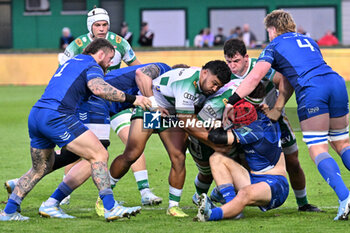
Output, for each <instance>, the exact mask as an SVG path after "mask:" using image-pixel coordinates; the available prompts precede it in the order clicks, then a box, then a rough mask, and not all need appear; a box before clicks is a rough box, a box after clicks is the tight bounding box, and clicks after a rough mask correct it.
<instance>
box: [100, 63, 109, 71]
mask: <svg viewBox="0 0 350 233" xmlns="http://www.w3.org/2000/svg"><path fill="white" fill-rule="evenodd" d="M98 64H99V65H100V66H101V68H102V70H103V72H104V73H105V74H106V72H107V69H108V67H109V66H108V65H107V66H106V65H105V64H103V62H99V63H98Z"/></svg>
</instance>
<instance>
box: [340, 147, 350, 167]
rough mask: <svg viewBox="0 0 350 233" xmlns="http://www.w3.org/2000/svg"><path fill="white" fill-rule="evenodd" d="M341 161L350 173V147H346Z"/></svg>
mask: <svg viewBox="0 0 350 233" xmlns="http://www.w3.org/2000/svg"><path fill="white" fill-rule="evenodd" d="M340 156H341V159H342V160H343V164H344V165H345V167H346V168H347V169H348V170H349V171H350V146H347V147H345V148H344V149H342V151H341V152H340Z"/></svg>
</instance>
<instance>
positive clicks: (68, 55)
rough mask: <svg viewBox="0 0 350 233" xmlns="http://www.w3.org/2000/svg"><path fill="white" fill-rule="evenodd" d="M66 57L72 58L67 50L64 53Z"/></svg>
mask: <svg viewBox="0 0 350 233" xmlns="http://www.w3.org/2000/svg"><path fill="white" fill-rule="evenodd" d="M64 55H66V56H67V57H70V53H69V52H68V51H67V49H66V50H65V51H64Z"/></svg>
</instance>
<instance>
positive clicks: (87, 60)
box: [34, 54, 104, 114]
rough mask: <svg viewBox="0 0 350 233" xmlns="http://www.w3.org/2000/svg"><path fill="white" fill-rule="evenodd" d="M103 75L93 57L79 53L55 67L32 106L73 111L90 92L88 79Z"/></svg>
mask: <svg viewBox="0 0 350 233" xmlns="http://www.w3.org/2000/svg"><path fill="white" fill-rule="evenodd" d="M103 77H104V73H103V70H102V68H101V67H100V66H99V65H98V64H97V63H96V61H95V59H94V58H93V57H92V56H90V55H84V54H80V55H78V56H76V57H74V58H72V59H70V60H69V61H67V62H66V63H64V64H63V65H62V66H60V67H59V68H58V69H57V71H56V73H55V74H54V75H53V77H52V78H51V80H50V82H49V84H48V86H47V87H46V89H45V92H44V94H43V95H42V96H41V98H40V99H39V100H38V101H37V102H36V104H35V105H34V107H40V108H47V109H52V110H58V111H59V112H62V113H67V114H72V113H75V112H76V109H77V107H78V103H80V101H81V100H82V99H87V98H88V97H89V95H91V94H92V93H91V91H90V90H89V88H88V87H87V83H88V81H89V80H91V79H94V78H103Z"/></svg>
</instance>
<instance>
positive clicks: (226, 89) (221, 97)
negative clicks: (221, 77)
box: [197, 79, 243, 121]
mask: <svg viewBox="0 0 350 233" xmlns="http://www.w3.org/2000/svg"><path fill="white" fill-rule="evenodd" d="M242 81H243V79H232V80H231V81H230V82H228V83H227V84H226V85H225V86H223V87H221V88H220V89H219V91H217V92H216V93H215V94H213V95H211V96H209V97H208V99H206V101H205V103H204V106H203V108H202V109H201V111H200V112H199V113H198V115H197V118H198V119H199V120H202V121H207V120H221V118H222V113H223V112H224V109H225V105H226V103H227V101H228V98H229V97H230V96H231V95H232V94H233V93H234V92H235V91H236V90H237V88H238V86H239V85H240V84H241V82H242Z"/></svg>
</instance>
